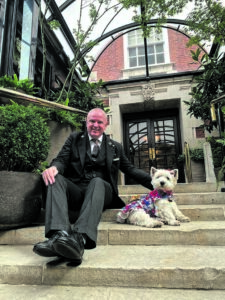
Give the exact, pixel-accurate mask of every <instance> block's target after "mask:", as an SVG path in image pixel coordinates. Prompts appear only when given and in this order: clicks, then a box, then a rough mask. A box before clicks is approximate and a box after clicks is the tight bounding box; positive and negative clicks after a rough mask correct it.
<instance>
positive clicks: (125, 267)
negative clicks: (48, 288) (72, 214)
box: [0, 246, 225, 290]
mask: <svg viewBox="0 0 225 300" xmlns="http://www.w3.org/2000/svg"><path fill="white" fill-rule="evenodd" d="M224 257H225V247H222V246H215V247H208V246H132V247H130V246H99V247H97V248H96V249H93V250H86V251H85V254H84V260H83V263H82V264H81V265H80V266H76V267H75V266H73V264H71V263H65V262H62V261H61V260H57V259H52V258H51V259H50V258H43V257H39V256H37V255H35V254H34V253H33V252H32V247H30V246H0V284H15V285H18V284H26V285H27V284H29V285H41V284H43V285H66V286H92V287H94V286H105V287H129V288H176V289H184V288H185V289H206V290H209V289H214V290H224V289H225V285H224V282H225V259H224Z"/></svg>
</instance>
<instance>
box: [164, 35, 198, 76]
mask: <svg viewBox="0 0 225 300" xmlns="http://www.w3.org/2000/svg"><path fill="white" fill-rule="evenodd" d="M168 39H169V49H170V62H171V63H174V70H175V71H177V72H185V71H192V70H196V69H197V68H198V67H199V65H197V64H193V62H194V61H193V59H192V57H191V52H190V51H191V50H193V51H195V50H196V49H197V46H192V47H189V48H187V46H186V44H187V42H188V38H187V37H186V36H185V35H183V34H181V33H178V32H176V31H175V30H168Z"/></svg>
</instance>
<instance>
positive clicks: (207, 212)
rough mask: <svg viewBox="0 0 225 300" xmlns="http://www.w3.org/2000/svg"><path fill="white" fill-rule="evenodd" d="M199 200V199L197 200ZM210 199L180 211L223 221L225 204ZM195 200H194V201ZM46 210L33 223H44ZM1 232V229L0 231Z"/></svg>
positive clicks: (108, 217) (112, 213)
mask: <svg viewBox="0 0 225 300" xmlns="http://www.w3.org/2000/svg"><path fill="white" fill-rule="evenodd" d="M180 201H183V200H180ZM196 201H197V200H196ZM208 201H210V200H206V201H202V203H205V204H204V205H203V204H202V205H201V204H200V205H197V204H196V205H178V207H179V209H180V211H181V212H182V213H183V214H185V215H186V216H187V217H189V218H190V219H191V221H222V220H225V216H224V214H225V213H224V208H225V204H209V202H208ZM193 202H194V201H193ZM118 211H119V210H118V209H107V210H105V211H104V212H103V214H102V217H101V221H102V222H115V220H116V214H117V213H118ZM44 214H45V212H44V210H43V211H42V212H41V214H40V217H39V218H38V220H37V221H35V222H34V223H33V225H44V219H45V217H44ZM0 232H1V231H0Z"/></svg>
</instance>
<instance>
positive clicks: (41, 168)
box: [33, 161, 49, 175]
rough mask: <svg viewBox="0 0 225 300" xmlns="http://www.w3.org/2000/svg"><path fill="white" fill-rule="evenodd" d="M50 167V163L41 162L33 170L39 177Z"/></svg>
mask: <svg viewBox="0 0 225 300" xmlns="http://www.w3.org/2000/svg"><path fill="white" fill-rule="evenodd" d="M48 167H49V163H48V162H47V161H41V162H40V163H39V166H38V167H37V168H36V169H34V170H33V172H34V173H35V174H37V175H41V174H42V173H43V172H44V170H46V169H47V168H48Z"/></svg>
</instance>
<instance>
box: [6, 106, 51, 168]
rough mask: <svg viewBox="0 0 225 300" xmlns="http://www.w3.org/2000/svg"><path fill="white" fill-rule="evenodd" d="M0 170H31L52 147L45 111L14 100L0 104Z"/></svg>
mask: <svg viewBox="0 0 225 300" xmlns="http://www.w3.org/2000/svg"><path fill="white" fill-rule="evenodd" d="M0 149H1V151H0V170H7V171H32V170H33V169H34V168H36V167H37V166H38V164H39V162H40V161H44V160H45V159H46V157H47V154H48V150H49V129H48V126H47V124H46V110H42V109H41V108H40V107H36V106H33V105H29V106H22V105H19V104H17V103H15V102H13V101H12V104H11V105H5V106H0Z"/></svg>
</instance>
